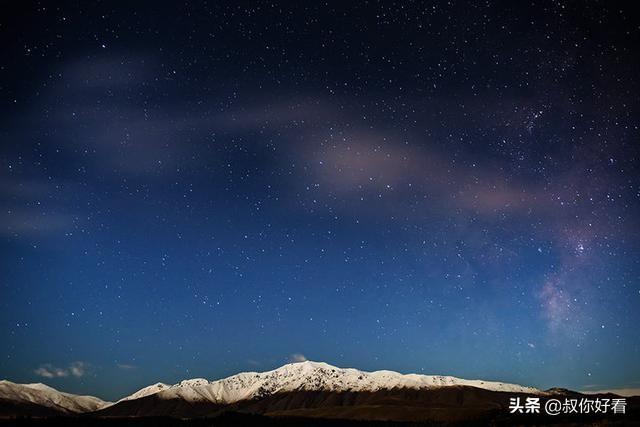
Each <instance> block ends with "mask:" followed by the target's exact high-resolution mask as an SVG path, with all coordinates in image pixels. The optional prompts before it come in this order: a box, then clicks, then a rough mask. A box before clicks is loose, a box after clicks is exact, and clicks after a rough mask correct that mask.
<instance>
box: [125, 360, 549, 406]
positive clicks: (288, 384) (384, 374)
mask: <svg viewBox="0 0 640 427" xmlns="http://www.w3.org/2000/svg"><path fill="white" fill-rule="evenodd" d="M445 386H469V387H477V388H481V389H485V390H492V391H503V392H512V393H529V394H540V393H542V392H541V391H540V390H538V389H536V388H533V387H525V386H521V385H517V384H508V383H502V382H493V381H483V380H465V379H461V378H456V377H449V376H441V375H418V374H400V373H398V372H393V371H375V372H365V371H360V370H357V369H351V368H347V369H345V368H337V367H335V366H331V365H329V364H327V363H323V362H311V361H305V362H298V363H290V364H287V365H284V366H282V367H280V368H278V369H274V370H272V371H268V372H243V373H240V374H237V375H233V376H231V377H228V378H224V379H221V380H217V381H208V380H206V379H203V378H197V379H191V380H184V381H181V382H180V383H178V384H175V385H173V386H170V387H166V385H165V384H161V386H160V387H158V384H156V385H154V386H150V387H146V388H144V389H142V390H139V391H137V392H136V393H134V394H133V395H131V396H129V397H126V398H125V399H127V400H130V399H131V398H133V396H139V397H142V396H146V395H149V394H152V393H150V391H153V390H157V392H158V393H160V396H161V397H162V398H163V399H173V398H181V399H185V400H187V401H202V400H207V401H210V402H214V403H217V404H228V403H234V402H238V401H240V400H249V399H255V398H258V397H264V396H267V395H272V394H275V393H282V392H290V391H300V390H307V391H318V390H320V391H330V392H347V391H348V392H375V391H378V390H389V389H394V388H407V389H428V388H434V387H445Z"/></svg>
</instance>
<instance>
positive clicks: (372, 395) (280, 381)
mask: <svg viewBox="0 0 640 427" xmlns="http://www.w3.org/2000/svg"><path fill="white" fill-rule="evenodd" d="M597 396H600V397H603V398H613V397H616V396H615V395H612V394H608V395H605V394H602V395H584V394H580V393H578V392H574V391H571V390H565V389H559V388H554V389H549V390H546V391H541V390H538V389H536V388H533V387H525V386H521V385H517V384H509V383H502V382H493V381H483V380H466V379H461V378H455V377H449V376H438V375H436V376H434V375H416V374H400V373H398V372H393V371H376V372H364V371H360V370H357V369H344V368H338V367H335V366H331V365H328V364H326V363H321V362H310V361H306V362H300V363H291V364H287V365H284V366H282V367H280V368H278V369H274V370H272V371H268V372H244V373H240V374H237V375H233V376H230V377H228V378H224V379H220V380H216V381H209V380H207V379H204V378H195V379H190V380H184V381H181V382H179V383H177V384H174V385H167V384H164V383H156V384H153V385H150V386H147V387H145V388H142V389H140V390H138V391H136V392H135V393H133V394H131V395H129V396H126V397H124V398H122V399H120V400H118V401H117V402H116V403H113V404H110V403H109V402H103V401H101V400H100V399H97V398H95V397H90V396H74V395H71V394H67V393H61V392H59V391H57V390H55V389H53V388H50V387H48V386H45V385H43V384H14V383H11V382H8V381H2V382H0V418H2V417H3V416H4V417H7V416H23V415H28V416H32V417H51V416H56V415H57V416H59V415H65V416H67V417H65V418H59V417H54V418H51V419H49V420H48V421H47V424H46V425H52V426H54V425H55V426H57V425H65V426H68V425H79V426H80V425H82V426H83V427H84V426H93V425H96V426H97V425H100V426H104V425H118V426H121V425H131V426H134V425H135V426H142V425H184V424H181V423H184V422H183V421H182V420H184V419H189V420H190V421H189V423H190V424H189V425H208V424H207V422H209V421H208V417H214V418H215V419H216V421H215V425H246V424H245V422H244V421H246V422H247V423H248V422H249V421H250V420H252V421H251V423H252V424H253V425H304V426H308V425H322V426H328V425H349V426H352V425H364V424H362V423H360V421H363V420H364V421H366V422H374V421H376V422H377V421H380V422H382V423H383V424H384V423H386V422H392V423H400V424H393V425H401V424H402V423H406V422H408V423H434V422H436V423H442V424H448V423H459V422H462V423H471V424H473V425H486V424H490V425H505V426H506V425H514V424H519V423H522V422H523V420H524V418H522V414H515V415H512V414H510V411H509V401H510V399H512V398H514V397H519V398H520V399H521V400H522V401H525V400H526V398H527V397H540V398H541V399H542V400H545V399H565V398H575V399H580V398H583V397H589V398H595V397H597ZM627 400H628V414H631V415H630V417H631V418H625V419H622V418H620V416H619V415H611V414H607V415H596V414H587V415H585V416H577V415H575V414H572V415H567V416H565V417H564V418H563V416H562V415H561V416H556V417H553V420H554V422H557V423H559V424H558V425H596V424H598V423H602V422H605V421H606V422H614V424H611V425H619V424H615V423H619V422H620V421H624V422H627V421H633V422H636V421H639V420H638V419H637V416H636V415H634V414H638V413H640V411H639V410H640V397H631V398H628V399H627ZM79 413H83V414H82V416H81V417H68V415H76V414H79ZM526 416H527V418H526V420H527V423H529V422H531V423H537V424H539V425H545V424H546V423H547V422H548V421H549V419H548V417H547V418H545V415H544V414H539V415H536V416H533V415H532V414H527V415H526ZM150 417H153V418H150ZM157 417H163V418H157ZM205 417H206V418H205ZM159 420H163V421H162V422H160V421H159ZM225 420H226V421H225ZM242 420H244V421H242ZM9 421H11V420H9ZM364 421H363V422H364ZM342 422H344V423H342ZM34 423H36V422H34ZM74 423H75V424H74ZM198 423H201V424H198ZM593 423H595V424H593ZM0 424H2V422H0ZM33 425H40V424H37V423H36V424H33ZM381 425H382V424H381ZM384 425H387V424H384ZM638 425H640V422H639V423H638Z"/></svg>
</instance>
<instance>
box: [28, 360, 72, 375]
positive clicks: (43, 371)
mask: <svg viewBox="0 0 640 427" xmlns="http://www.w3.org/2000/svg"><path fill="white" fill-rule="evenodd" d="M33 372H34V373H35V374H36V375H38V376H40V377H43V378H61V377H68V376H69V371H68V370H67V369H63V368H57V367H55V366H53V365H51V364H49V363H45V364H44V365H41V366H40V367H39V368H38V369H36V370H34V371H33Z"/></svg>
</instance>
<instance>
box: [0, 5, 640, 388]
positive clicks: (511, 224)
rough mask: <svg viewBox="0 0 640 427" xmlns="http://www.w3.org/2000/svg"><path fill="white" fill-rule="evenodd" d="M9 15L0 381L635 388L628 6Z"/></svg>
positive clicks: (638, 316)
mask: <svg viewBox="0 0 640 427" xmlns="http://www.w3.org/2000/svg"><path fill="white" fill-rule="evenodd" d="M13 3H14V4H12V5H11V8H9V6H8V5H7V4H5V5H4V7H3V11H2V13H1V16H2V17H1V18H0V22H1V25H0V31H1V37H0V43H1V48H2V56H1V59H0V93H1V96H0V110H1V115H0V206H1V211H0V251H1V258H0V343H1V344H0V378H6V379H9V380H12V381H15V382H45V383H47V384H49V385H52V386H54V387H57V388H60V389H62V390H65V391H69V392H75V393H91V394H95V395H98V396H100V397H103V398H110V399H114V398H118V397H121V396H122V395H124V394H128V393H131V392H132V391H134V390H135V389H137V388H140V387H142V386H146V385H148V384H150V383H155V382H157V381H163V382H168V383H174V382H177V381H179V380H181V379H186V378H193V377H205V378H209V379H216V378H220V377H223V376H227V375H231V374H234V373H237V372H239V371H247V370H258V371H262V370H267V369H273V368H275V367H277V366H280V365H282V364H284V363H286V362H288V361H291V360H302V359H304V358H305V357H306V358H308V359H311V360H319V361H325V362H327V363H330V364H334V365H337V366H342V367H356V368H359V369H363V370H375V369H391V370H397V371H400V372H404V373H408V372H416V373H424V374H442V375H455V376H459V377H463V378H469V379H474V378H481V379H487V380H500V381H506V382H516V383H521V384H525V385H532V386H536V387H540V388H548V387H552V386H560V387H568V388H573V389H578V390H598V389H605V388H620V387H636V388H637V387H640V363H639V362H638V361H639V360H640V332H639V331H638V325H639V324H640V233H639V232H640V223H639V221H640V220H639V219H640V173H639V172H638V171H639V166H640V164H639V163H640V157H639V153H640V149H639V146H638V144H639V129H638V124H639V114H640V101H639V97H638V93H639V87H638V86H639V84H640V77H638V73H639V71H638V70H639V69H640V60H639V58H640V55H639V52H638V48H637V47H638V46H639V45H640V37H639V36H640V27H639V25H638V23H639V22H640V21H639V20H638V17H637V16H635V15H633V11H632V9H631V3H629V4H628V5H626V4H624V3H621V2H605V1H600V2H576V3H565V2H553V3H552V2H536V3H535V4H533V3H532V4H529V5H526V4H525V2H504V3H497V2H491V1H488V2H466V1H460V2H456V1H452V2H435V3H423V2H409V1H406V2H397V3H395V2H390V1H388V2H349V1H340V2H335V3H324V2H311V1H298V2H291V3H269V2H255V3H254V2H231V1H229V2H216V1H210V2H208V3H200V4H195V2H185V3H182V2H147V3H143V2H121V3H118V2H95V3H92V2H84V1H83V2H79V1H74V2H42V3H29V2H13ZM515 3H517V5H516V4H515Z"/></svg>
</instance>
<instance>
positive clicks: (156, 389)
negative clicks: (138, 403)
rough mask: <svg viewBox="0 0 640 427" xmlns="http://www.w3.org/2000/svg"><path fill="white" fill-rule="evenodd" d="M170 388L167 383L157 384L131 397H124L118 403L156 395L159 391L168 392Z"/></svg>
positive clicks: (142, 389)
mask: <svg viewBox="0 0 640 427" xmlns="http://www.w3.org/2000/svg"><path fill="white" fill-rule="evenodd" d="M169 387H171V386H170V385H168V384H165V383H155V384H153V385H150V386H147V387H145V388H141V389H140V390H138V391H136V392H135V393H133V394H132V395H130V396H127V397H123V398H122V399H120V400H118V402H122V401H124V400H134V399H139V398H141V397H145V396H149V395H150V394H155V393H158V392H159V391H163V390H166V389H168V388H169Z"/></svg>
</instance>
